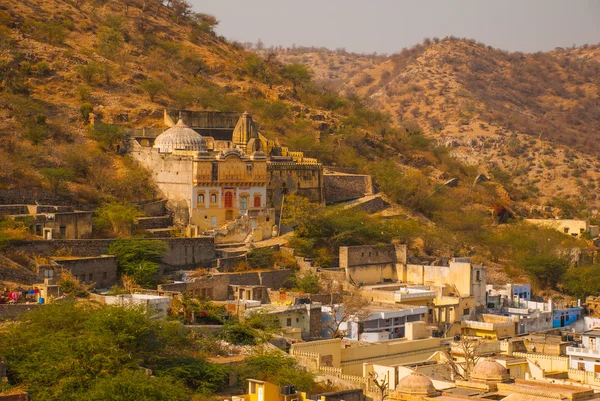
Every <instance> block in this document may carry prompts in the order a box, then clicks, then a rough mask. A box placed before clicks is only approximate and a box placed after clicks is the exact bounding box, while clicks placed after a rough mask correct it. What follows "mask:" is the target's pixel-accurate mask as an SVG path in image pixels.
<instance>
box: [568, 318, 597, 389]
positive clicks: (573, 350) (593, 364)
mask: <svg viewBox="0 0 600 401" xmlns="http://www.w3.org/2000/svg"><path fill="white" fill-rule="evenodd" d="M599 343H600V329H593V330H588V331H586V332H584V333H583V334H582V335H581V345H580V346H579V347H567V355H568V357H569V368H570V369H576V370H581V371H586V372H594V377H595V378H597V379H600V362H599V361H600V344H599Z"/></svg>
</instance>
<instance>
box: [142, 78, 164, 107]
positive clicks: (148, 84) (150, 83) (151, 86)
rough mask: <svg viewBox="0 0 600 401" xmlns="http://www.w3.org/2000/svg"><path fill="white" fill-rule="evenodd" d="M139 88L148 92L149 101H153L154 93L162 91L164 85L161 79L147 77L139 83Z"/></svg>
mask: <svg viewBox="0 0 600 401" xmlns="http://www.w3.org/2000/svg"><path fill="white" fill-rule="evenodd" d="M140 89H141V90H143V91H144V92H146V93H147V94H148V97H149V98H150V101H151V102H153V101H154V99H155V98H156V95H159V94H161V93H164V92H165V90H166V86H165V84H164V83H163V82H162V81H159V80H156V79H148V80H146V81H144V82H142V83H140Z"/></svg>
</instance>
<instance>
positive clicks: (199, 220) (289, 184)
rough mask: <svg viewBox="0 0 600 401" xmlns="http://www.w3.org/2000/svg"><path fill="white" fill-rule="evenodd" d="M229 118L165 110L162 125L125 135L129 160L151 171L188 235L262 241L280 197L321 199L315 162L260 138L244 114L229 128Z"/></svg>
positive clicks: (320, 181) (320, 175)
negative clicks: (220, 233) (218, 233)
mask: <svg viewBox="0 0 600 401" xmlns="http://www.w3.org/2000/svg"><path fill="white" fill-rule="evenodd" d="M235 116H236V114H235V113H218V112H190V111H181V112H180V111H166V110H165V114H164V119H165V125H167V126H169V127H170V128H168V129H167V130H165V131H164V132H162V133H160V134H158V135H156V133H152V132H151V131H146V130H135V131H134V132H133V138H134V141H133V142H134V143H133V150H132V155H133V157H134V158H135V159H136V160H138V161H139V162H140V163H141V164H142V165H144V166H145V167H146V168H148V169H149V170H150V171H151V172H152V174H153V176H154V179H155V181H156V183H157V185H158V187H159V189H160V190H161V191H162V192H163V194H164V196H165V197H166V198H167V199H168V200H169V204H170V208H171V210H173V211H174V218H175V223H176V224H178V225H180V226H190V227H192V230H191V232H192V235H197V234H199V233H202V232H207V231H211V230H220V229H221V230H222V229H223V228H224V227H225V228H226V230H229V231H230V232H232V231H234V230H239V231H240V232H242V233H244V234H245V233H246V232H247V231H248V230H249V232H251V233H252V235H254V238H255V239H262V238H266V237H269V236H270V235H271V231H272V229H273V227H274V226H275V225H276V223H277V222H276V218H275V216H276V211H277V210H279V209H280V207H281V202H282V197H283V196H284V195H286V194H292V193H297V194H299V195H302V196H305V197H307V198H309V199H310V200H311V201H313V202H318V203H322V202H323V170H322V166H321V164H319V163H318V162H317V160H316V159H311V158H307V157H304V155H303V154H302V152H290V151H289V150H288V149H287V148H286V147H282V146H278V145H276V144H275V142H273V141H270V140H267V139H266V138H265V137H264V136H263V135H261V134H260V132H259V131H258V128H257V126H256V124H255V123H254V121H253V120H252V116H250V115H249V114H248V113H243V114H242V115H241V116H239V115H237V116H238V118H237V121H236V122H235V125H234V124H233V122H234V119H235ZM176 121H177V123H175V122H176ZM234 226H235V227H234ZM246 226H247V228H248V230H246V231H244V230H243V229H242V230H240V228H243V227H246ZM240 239H243V238H242V237H240Z"/></svg>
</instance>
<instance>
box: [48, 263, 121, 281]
mask: <svg viewBox="0 0 600 401" xmlns="http://www.w3.org/2000/svg"><path fill="white" fill-rule="evenodd" d="M51 259H52V260H53V261H54V262H56V263H57V264H58V265H59V266H60V267H61V268H62V269H63V270H66V271H68V272H70V273H71V274H72V275H73V276H75V277H76V278H77V279H78V280H79V281H80V282H82V283H84V284H94V285H95V287H96V288H110V287H112V286H113V285H115V284H117V258H116V256H112V255H100V256H89V257H73V256H70V257H52V258H51Z"/></svg>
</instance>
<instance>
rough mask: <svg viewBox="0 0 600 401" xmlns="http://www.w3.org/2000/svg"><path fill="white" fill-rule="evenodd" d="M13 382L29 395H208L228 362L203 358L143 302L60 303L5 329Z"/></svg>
mask: <svg viewBox="0 0 600 401" xmlns="http://www.w3.org/2000/svg"><path fill="white" fill-rule="evenodd" d="M0 344H2V346H1V347H0V358H2V357H4V358H5V359H6V362H7V376H8V380H9V385H11V386H17V387H20V388H26V390H27V392H28V393H29V394H30V395H31V398H32V400H44V401H55V400H56V401H76V400H93V401H100V400H102V401H104V400H106V401H109V400H110V401H114V400H116V401H129V400H132V401H133V400H135V401H139V400H143V401H163V400H165V401H166V400H182V401H183V400H206V399H207V398H208V396H209V395H210V394H212V393H213V392H215V391H218V390H220V389H222V388H223V387H224V386H225V385H226V384H227V381H228V377H229V376H228V369H227V368H225V367H223V366H220V365H214V364H212V363H210V362H208V361H207V360H205V359H203V358H198V357H197V355H196V348H195V346H194V343H193V340H192V337H190V335H189V334H188V332H187V331H186V330H185V329H184V328H183V326H182V325H180V324H179V323H175V322H167V321H161V320H158V319H154V318H152V317H151V316H149V315H148V314H147V313H146V312H145V311H144V310H143V309H142V308H139V307H118V306H108V305H102V306H99V305H91V304H89V303H76V302H61V303H56V304H50V305H47V306H45V307H44V308H42V309H36V310H34V311H33V312H30V313H29V314H27V315H25V316H24V317H23V318H22V320H20V321H17V322H16V323H15V324H13V325H10V326H9V327H7V328H6V329H5V330H2V331H0Z"/></svg>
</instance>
